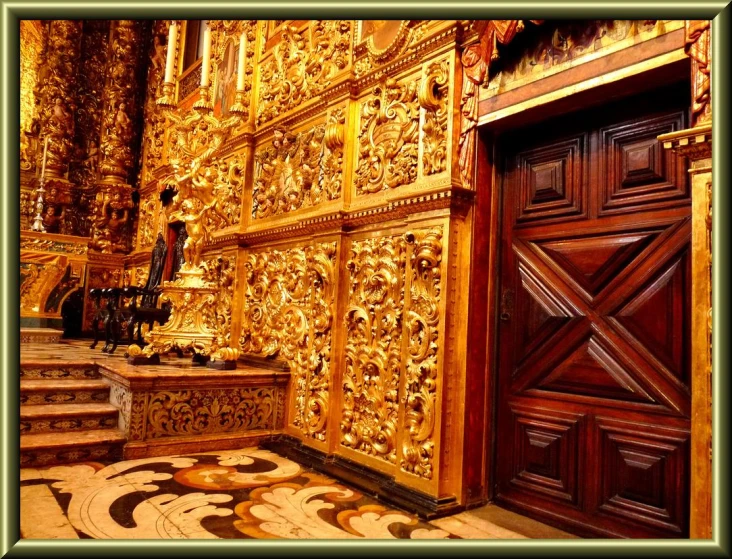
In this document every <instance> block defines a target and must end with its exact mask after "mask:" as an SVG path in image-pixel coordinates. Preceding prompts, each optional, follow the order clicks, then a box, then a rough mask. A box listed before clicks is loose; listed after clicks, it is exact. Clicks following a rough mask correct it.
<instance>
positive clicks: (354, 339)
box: [340, 236, 406, 464]
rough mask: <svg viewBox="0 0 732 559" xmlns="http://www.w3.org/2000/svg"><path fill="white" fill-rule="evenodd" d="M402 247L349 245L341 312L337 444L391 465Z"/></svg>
mask: <svg viewBox="0 0 732 559" xmlns="http://www.w3.org/2000/svg"><path fill="white" fill-rule="evenodd" d="M405 265H406V242H405V240H404V238H403V237H401V236H396V237H381V238H374V239H365V240H361V241H354V242H353V244H352V246H351V256H350V259H349V261H348V264H347V267H348V270H349V274H350V287H349V299H348V304H349V306H348V309H347V310H346V317H345V326H346V332H347V337H346V370H345V373H344V377H343V398H344V407H343V410H342V418H341V423H340V429H341V444H342V445H343V446H346V447H350V448H353V449H354V450H357V451H359V452H363V453H365V454H370V455H373V456H378V457H380V458H383V459H384V460H386V461H387V462H390V463H392V464H396V456H397V449H396V436H397V423H398V415H399V379H400V377H401V369H402V315H403V309H404V277H405Z"/></svg>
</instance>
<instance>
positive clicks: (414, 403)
mask: <svg viewBox="0 0 732 559" xmlns="http://www.w3.org/2000/svg"><path fill="white" fill-rule="evenodd" d="M405 237H406V240H407V242H408V243H409V244H412V245H414V246H413V248H412V250H411V255H410V268H411V286H410V289H409V310H408V311H407V316H406V321H405V332H406V334H407V336H408V354H407V363H406V371H405V373H406V382H405V390H404V395H403V396H402V398H401V401H400V404H401V405H402V406H403V407H404V425H403V427H402V429H403V433H404V435H403V442H402V460H401V464H400V466H401V469H402V470H404V471H406V472H409V473H412V474H415V475H418V476H420V477H423V478H426V479H432V475H433V457H434V440H433V432H434V428H435V417H436V414H437V409H436V399H437V391H438V388H439V387H438V353H439V346H438V334H439V333H438V327H439V323H440V292H441V274H440V265H441V261H442V229H441V228H434V229H431V230H422V231H417V232H415V233H411V232H410V233H407V234H406V235H405Z"/></svg>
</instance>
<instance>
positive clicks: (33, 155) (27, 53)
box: [20, 20, 48, 171]
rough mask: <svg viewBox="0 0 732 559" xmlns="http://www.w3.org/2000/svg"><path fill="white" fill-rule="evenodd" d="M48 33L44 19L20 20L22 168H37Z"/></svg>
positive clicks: (26, 169)
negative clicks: (41, 82) (40, 77)
mask: <svg viewBox="0 0 732 559" xmlns="http://www.w3.org/2000/svg"><path fill="white" fill-rule="evenodd" d="M47 35H48V32H47V27H46V25H45V22H43V21H40V20H21V21H20V168H21V170H24V171H30V170H35V167H36V159H37V157H38V142H37V136H38V129H37V128H38V123H37V112H38V109H37V108H36V104H37V103H38V101H39V99H37V98H36V94H37V93H38V85H39V84H38V74H39V69H40V67H41V64H42V62H43V59H42V53H43V49H44V47H45V43H46V37H47Z"/></svg>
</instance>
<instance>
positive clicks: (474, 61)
mask: <svg viewBox="0 0 732 559" xmlns="http://www.w3.org/2000/svg"><path fill="white" fill-rule="evenodd" d="M530 21H532V22H533V23H536V24H539V23H541V20H530ZM523 29H524V21H523V20H517V19H506V20H495V19H494V20H489V21H481V22H478V24H477V25H476V32H477V34H478V37H479V40H478V42H476V43H475V44H471V45H469V46H468V47H466V48H465V50H464V51H463V53H462V56H461V58H460V60H461V62H462V65H463V90H462V93H461V96H460V115H461V116H460V138H459V140H458V145H459V149H460V158H459V164H460V178H461V180H462V185H463V187H465V188H472V186H473V172H474V168H475V149H476V143H475V128H476V126H477V125H478V88H479V87H481V86H482V85H484V82H485V81H486V79H487V78H488V67H489V65H490V63H491V61H492V60H495V59H497V58H498V51H497V44H498V42H500V43H503V44H504V45H505V44H508V43H510V42H511V41H512V40H513V38H514V37H515V36H516V33H518V32H520V31H522V30H523Z"/></svg>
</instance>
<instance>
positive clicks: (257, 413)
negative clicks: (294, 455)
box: [145, 387, 277, 439]
mask: <svg viewBox="0 0 732 559" xmlns="http://www.w3.org/2000/svg"><path fill="white" fill-rule="evenodd" d="M276 391H277V388H272V387H267V388H238V389H233V390H232V389H230V388H226V389H196V390H181V391H161V392H155V393H152V394H150V401H149V403H148V407H147V428H146V433H145V436H146V438H148V439H156V438H160V437H177V436H191V435H203V434H207V435H208V434H214V433H231V432H238V431H246V430H250V429H272V428H274V424H275V409H276V406H275V404H276Z"/></svg>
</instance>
